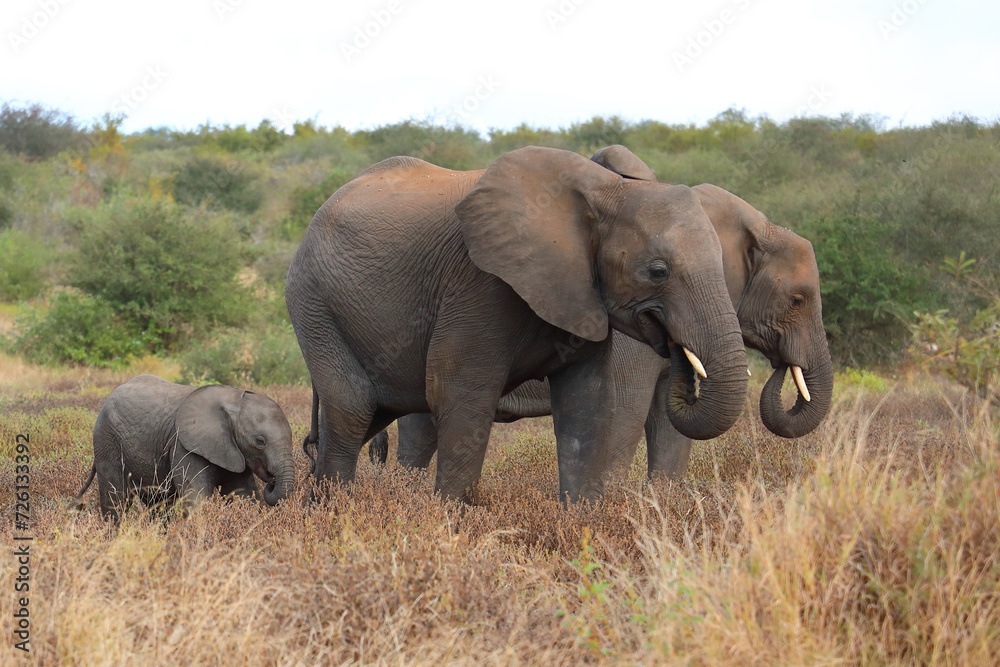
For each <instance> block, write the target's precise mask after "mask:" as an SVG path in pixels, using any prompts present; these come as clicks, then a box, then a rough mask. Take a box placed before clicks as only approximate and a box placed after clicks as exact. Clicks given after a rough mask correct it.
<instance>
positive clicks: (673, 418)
mask: <svg viewBox="0 0 1000 667" xmlns="http://www.w3.org/2000/svg"><path fill="white" fill-rule="evenodd" d="M722 319H723V318H722V317H720V318H716V320H715V322H716V324H718V323H719V322H721V321H722ZM729 319H731V320H732V322H731V323H729V322H728V319H727V320H726V324H731V326H726V327H718V326H715V327H708V328H705V329H703V330H706V331H716V332H721V333H716V335H715V336H714V337H713V339H712V340H711V341H710V342H711V344H710V345H709V346H708V347H707V348H705V350H704V351H703V352H699V354H701V357H699V359H700V361H701V363H702V364H703V370H704V374H705V377H702V378H701V379H700V381H699V386H698V388H697V391H696V388H695V375H694V374H695V369H694V367H693V366H692V364H691V361H690V360H689V358H688V356H687V354H685V351H684V350H683V349H682V348H681V346H680V345H677V344H671V346H670V380H669V394H668V398H667V405H666V408H667V416H668V417H669V418H670V422H671V423H672V424H673V426H674V428H675V429H677V431H678V432H680V433H681V434H682V435H685V436H687V437H689V438H693V439H695V440H709V439H711V438H716V437H718V436H720V435H722V434H723V433H725V432H726V431H727V430H729V429H730V428H731V427H732V426H733V424H735V423H736V420H737V419H738V418H739V416H740V413H741V412H742V411H743V406H744V404H745V402H746V393H747V389H746V388H747V360H746V349H745V348H744V347H743V339H742V336H741V335H740V330H739V324H738V322H737V321H736V316H735V315H731V316H729ZM696 360H697V359H696ZM700 374H701V373H700V372H699V375H700Z"/></svg>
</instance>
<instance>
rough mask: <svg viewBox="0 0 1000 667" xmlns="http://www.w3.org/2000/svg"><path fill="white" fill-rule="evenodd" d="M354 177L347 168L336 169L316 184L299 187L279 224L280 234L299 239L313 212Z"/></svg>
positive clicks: (287, 237)
mask: <svg viewBox="0 0 1000 667" xmlns="http://www.w3.org/2000/svg"><path fill="white" fill-rule="evenodd" d="M352 178H354V174H352V173H351V172H349V171H347V170H346V169H334V170H333V171H332V172H330V175H329V176H327V177H326V178H324V179H323V180H322V181H321V182H320V183H318V184H317V185H314V186H306V187H301V188H297V189H296V190H295V191H294V192H292V196H291V212H290V213H289V215H288V217H286V218H285V219H284V220H282V221H281V222H280V223H279V224H278V226H277V231H278V235H279V236H280V237H281V238H283V239H286V240H288V241H298V240H300V239H301V238H302V235H303V234H305V231H306V227H308V226H309V221H310V220H312V217H313V214H315V213H316V210H317V209H319V207H320V206H322V205H323V202H325V201H326V200H327V199H328V198H329V197H330V195H332V194H333V193H334V192H336V191H337V189H338V188H340V186H342V185H343V184H345V183H347V182H348V181H350V180H351V179H352Z"/></svg>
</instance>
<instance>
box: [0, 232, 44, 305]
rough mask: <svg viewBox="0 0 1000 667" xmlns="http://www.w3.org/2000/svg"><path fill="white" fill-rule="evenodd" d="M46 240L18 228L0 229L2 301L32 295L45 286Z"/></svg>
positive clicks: (0, 296) (0, 286)
mask: <svg viewBox="0 0 1000 667" xmlns="http://www.w3.org/2000/svg"><path fill="white" fill-rule="evenodd" d="M47 264H48V260H47V258H46V256H45V244H43V243H42V242H41V241H36V240H35V239H33V238H31V237H30V236H28V235H27V234H25V233H24V232H22V231H20V230H17V229H4V230H3V231H0V301H20V300H22V299H30V298H31V297H33V296H35V295H36V294H38V293H39V292H41V291H42V288H44V287H45V284H46V279H45V274H44V269H45V267H46V265H47Z"/></svg>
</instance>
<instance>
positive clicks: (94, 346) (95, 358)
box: [4, 292, 147, 367]
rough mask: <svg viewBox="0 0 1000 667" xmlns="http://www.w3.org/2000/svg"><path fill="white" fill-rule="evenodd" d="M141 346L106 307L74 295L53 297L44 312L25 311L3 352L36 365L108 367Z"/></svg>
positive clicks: (138, 337) (140, 350) (136, 334)
mask: <svg viewBox="0 0 1000 667" xmlns="http://www.w3.org/2000/svg"><path fill="white" fill-rule="evenodd" d="M146 344H147V341H146V338H145V335H144V334H143V333H142V332H137V331H136V330H135V329H134V328H132V327H130V326H129V324H128V323H127V322H125V321H123V320H122V319H121V317H119V316H118V314H117V313H115V310H114V308H112V307H111V305H110V304H109V303H107V302H106V301H104V300H102V299H98V298H94V297H92V296H89V295H87V294H79V293H77V292H60V293H58V294H56V295H55V296H54V297H53V298H52V301H51V303H50V306H49V308H48V310H47V311H43V310H41V309H38V308H33V309H31V310H28V311H27V313H25V314H24V315H22V316H20V317H18V318H17V319H16V320H15V322H14V333H12V334H11V335H9V336H8V337H7V338H6V339H5V340H4V348H5V349H6V350H7V351H8V352H10V353H12V354H19V355H21V356H23V357H24V358H26V359H29V360H31V361H34V362H36V363H40V364H49V365H51V364H83V365H88V366H112V367H114V366H122V365H124V364H125V363H127V362H128V360H129V359H130V358H132V357H134V356H138V355H141V354H142V353H143V351H144V350H145V349H146Z"/></svg>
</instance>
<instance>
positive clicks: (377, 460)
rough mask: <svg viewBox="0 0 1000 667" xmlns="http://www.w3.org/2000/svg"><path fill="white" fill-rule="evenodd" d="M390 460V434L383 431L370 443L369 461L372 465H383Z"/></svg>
mask: <svg viewBox="0 0 1000 667" xmlns="http://www.w3.org/2000/svg"><path fill="white" fill-rule="evenodd" d="M388 458H389V434H388V432H386V430H385V429H382V430H381V431H379V432H378V433H376V434H375V437H374V438H372V439H371V440H369V441H368V459H369V460H370V461H371V462H372V465H377V466H378V465H382V464H383V463H385V462H386V461H387V460H388Z"/></svg>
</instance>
